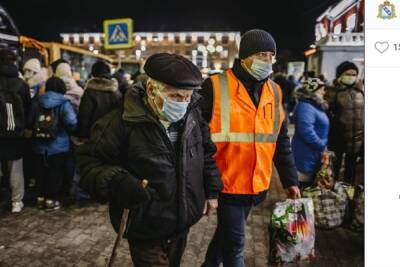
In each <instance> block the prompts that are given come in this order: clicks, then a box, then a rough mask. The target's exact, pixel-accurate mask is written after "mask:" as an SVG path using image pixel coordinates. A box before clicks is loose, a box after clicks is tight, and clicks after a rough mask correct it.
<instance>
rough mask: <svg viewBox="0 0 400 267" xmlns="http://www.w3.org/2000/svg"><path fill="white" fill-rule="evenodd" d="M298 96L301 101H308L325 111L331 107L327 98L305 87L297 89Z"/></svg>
mask: <svg viewBox="0 0 400 267" xmlns="http://www.w3.org/2000/svg"><path fill="white" fill-rule="evenodd" d="M296 97H297V99H298V100H299V101H304V102H308V103H310V104H312V105H313V106H315V107H316V108H319V109H321V110H323V111H327V110H328V109H329V104H328V102H327V101H326V100H325V99H323V98H321V97H318V96H317V95H316V94H315V93H312V92H309V91H307V90H305V89H304V88H300V89H299V90H297V92H296Z"/></svg>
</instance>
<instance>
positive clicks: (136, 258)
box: [77, 53, 222, 267]
mask: <svg viewBox="0 0 400 267" xmlns="http://www.w3.org/2000/svg"><path fill="white" fill-rule="evenodd" d="M144 70H145V72H146V74H147V75H148V76H149V79H148V80H147V81H146V82H145V83H141V84H136V85H134V87H133V88H132V89H129V90H128V91H127V93H126V95H125V99H124V104H123V107H121V108H119V109H117V110H115V111H113V112H111V113H109V114H108V115H106V116H105V117H104V118H103V119H101V120H99V121H98V122H97V123H96V124H95V125H94V127H93V128H92V132H91V136H90V140H89V142H88V143H87V144H85V145H83V146H82V147H81V148H80V149H79V151H78V153H77V154H78V158H77V160H78V166H79V169H80V173H81V176H82V178H81V186H82V187H83V188H84V189H86V190H87V191H88V192H89V193H90V194H91V195H92V196H93V197H94V198H95V199H97V200H99V201H109V202H110V217H111V223H112V225H113V226H114V228H115V229H118V227H119V223H120V218H121V214H122V210H123V208H128V209H130V216H129V218H128V223H127V228H126V229H127V230H126V232H125V236H126V237H127V238H128V241H129V245H130V250H131V256H132V260H133V263H134V264H135V266H137V267H140V266H179V264H180V260H181V257H182V254H183V251H184V249H185V244H186V238H187V234H188V230H189V228H190V226H192V225H193V224H195V223H196V222H197V221H198V220H199V219H200V218H201V217H202V215H203V214H204V213H207V214H209V213H210V212H211V210H212V209H215V208H216V207H217V205H218V202H217V198H218V194H219V191H220V190H221V189H222V182H221V180H220V174H219V172H218V170H217V167H216V163H215V161H214V160H213V158H212V156H213V154H214V153H215V151H216V148H215V146H214V144H213V143H212V142H211V140H210V134H209V128H208V126H207V123H206V122H205V121H204V120H203V119H202V116H201V111H200V109H199V99H200V96H199V95H198V94H197V93H196V90H197V89H200V88H201V83H202V77H201V73H200V72H199V70H198V69H197V68H196V66H194V65H193V64H192V62H191V61H189V60H187V59H185V58H183V57H181V56H178V55H174V54H166V53H161V54H155V55H153V56H151V57H149V59H148V60H147V62H146V64H145V66H144ZM144 180H146V183H147V181H148V185H147V186H146V187H144V186H143V184H146V183H143V181H144Z"/></svg>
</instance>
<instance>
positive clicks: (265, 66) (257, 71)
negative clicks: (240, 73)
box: [249, 58, 273, 81]
mask: <svg viewBox="0 0 400 267" xmlns="http://www.w3.org/2000/svg"><path fill="white" fill-rule="evenodd" d="M249 73H250V74H251V75H252V76H253V77H254V78H256V79H257V80H259V81H261V80H264V79H266V78H267V77H268V76H269V75H271V74H272V73H273V70H272V63H268V62H265V61H262V60H259V59H257V58H255V59H253V63H252V64H251V67H250V70H249Z"/></svg>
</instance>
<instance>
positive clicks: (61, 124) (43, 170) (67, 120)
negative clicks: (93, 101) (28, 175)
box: [29, 77, 77, 210]
mask: <svg viewBox="0 0 400 267" xmlns="http://www.w3.org/2000/svg"><path fill="white" fill-rule="evenodd" d="M45 88H46V93H45V94H44V95H42V96H40V97H38V98H37V99H35V101H34V102H33V104H32V112H31V114H30V116H29V123H30V126H31V129H32V130H34V131H35V130H36V129H34V125H35V122H36V120H37V118H38V116H39V115H40V112H41V110H42V109H43V108H44V109H53V110H54V113H55V115H56V116H57V119H58V123H57V129H58V130H57V135H56V137H55V138H54V139H53V140H42V139H34V140H33V151H34V153H35V155H34V162H35V173H36V175H35V176H36V178H37V186H38V191H39V197H38V198H37V205H38V207H39V208H46V209H50V210H52V209H59V208H60V202H59V198H60V190H61V187H62V183H63V180H64V179H63V176H64V175H65V162H66V158H67V155H68V152H69V151H70V141H69V134H68V133H69V132H71V131H73V130H74V129H75V128H76V126H77V116H76V113H75V111H74V109H73V107H72V105H71V102H70V101H69V100H68V99H67V98H66V97H65V96H64V94H65V92H66V90H67V88H66V86H65V83H64V82H63V80H61V79H60V78H57V77H51V78H50V79H48V80H47V82H46V85H45Z"/></svg>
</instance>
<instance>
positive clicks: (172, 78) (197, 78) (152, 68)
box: [144, 53, 203, 90]
mask: <svg viewBox="0 0 400 267" xmlns="http://www.w3.org/2000/svg"><path fill="white" fill-rule="evenodd" d="M144 71H145V72H146V74H147V75H148V76H149V77H150V78H152V79H154V80H157V81H160V82H163V83H165V84H168V85H171V86H173V87H176V88H180V89H188V90H193V89H201V84H202V83H203V78H202V76H201V72H200V70H199V69H198V68H197V67H196V66H195V65H194V64H193V63H192V61H190V60H188V59H186V58H184V57H183V56H180V55H176V54H168V53H159V54H154V55H152V56H150V57H149V58H148V59H147V61H146V63H145V64H144Z"/></svg>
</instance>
